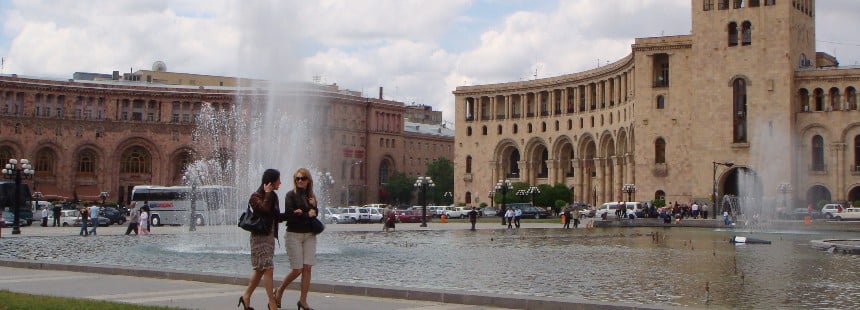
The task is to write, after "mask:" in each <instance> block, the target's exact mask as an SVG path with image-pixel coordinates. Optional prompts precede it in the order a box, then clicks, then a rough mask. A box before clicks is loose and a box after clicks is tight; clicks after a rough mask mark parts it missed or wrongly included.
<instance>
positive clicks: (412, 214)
mask: <svg viewBox="0 0 860 310" xmlns="http://www.w3.org/2000/svg"><path fill="white" fill-rule="evenodd" d="M394 216H396V218H397V221H398V222H401V223H419V222H421V212H420V211H415V210H394Z"/></svg>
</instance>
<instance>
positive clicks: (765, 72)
mask: <svg viewBox="0 0 860 310" xmlns="http://www.w3.org/2000/svg"><path fill="white" fill-rule="evenodd" d="M691 14H692V32H691V34H689V35H679V36H663V37H650V38H637V39H635V42H634V44H633V45H632V47H631V53H630V54H629V55H627V56H626V57H624V58H622V59H620V60H618V61H615V62H614V63H609V64H607V65H605V66H601V67H598V68H595V69H591V70H587V71H583V72H577V73H571V74H565V75H561V76H555V77H549V78H542V79H535V80H531V81H519V82H509V83H499V84H488V85H474V86H461V87H457V89H456V90H455V91H454V100H455V107H456V113H455V115H456V121H457V124H458V125H457V130H456V134H455V155H454V157H455V160H454V164H455V188H457V191H456V193H455V195H456V197H455V198H456V200H458V201H464V200H470V199H467V197H468V198H472V197H481V199H480V200H483V201H486V200H487V199H488V198H487V196H488V194H489V192H490V191H491V190H492V189H493V187H494V185H495V184H496V183H497V182H498V181H499V180H502V179H509V180H511V181H513V182H526V183H529V184H532V185H537V184H556V183H562V184H565V185H566V186H567V187H568V188H570V189H571V190H572V193H573V197H571V198H572V200H575V201H583V202H587V203H590V204H592V205H597V204H600V203H602V202H606V201H622V200H626V199H627V194H626V193H624V192H623V190H622V188H623V186H624V184H635V188H636V191H635V193H633V195H632V196H633V197H635V198H634V199H636V200H639V201H643V200H651V199H654V198H665V199H666V200H667V201H677V202H679V203H689V202H690V201H692V200H707V199H709V198H710V197H711V195H712V191H714V189H716V192H717V196H718V197H720V196H722V195H725V194H730V195H738V196H756V197H759V198H764V199H771V200H773V201H778V200H780V199H782V200H783V201H785V204H792V205H795V206H805V204H806V203H808V202H811V203H817V202H819V201H821V200H827V201H846V200H851V201H854V200H860V111H858V102H857V100H858V98H857V88H858V87H860V68H856V67H840V66H839V64H838V61H837V60H836V59H835V58H834V57H833V56H831V55H828V54H825V53H819V52H816V51H815V1H814V0H803V1H798V0H794V1H791V0H765V1H749V0H745V1H742V0H731V1H729V0H694V1H692V10H691ZM559 56H560V57H561V56H563V55H559ZM725 163H731V165H728V164H725ZM789 199H790V200H789ZM474 202H476V201H474V200H473V199H472V201H466V203H474Z"/></svg>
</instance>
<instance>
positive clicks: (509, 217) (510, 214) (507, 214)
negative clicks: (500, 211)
mask: <svg viewBox="0 0 860 310" xmlns="http://www.w3.org/2000/svg"><path fill="white" fill-rule="evenodd" d="M505 219H507V220H508V228H513V226H514V209H508V211H505Z"/></svg>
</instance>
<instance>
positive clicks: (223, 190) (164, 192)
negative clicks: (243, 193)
mask: <svg viewBox="0 0 860 310" xmlns="http://www.w3.org/2000/svg"><path fill="white" fill-rule="evenodd" d="M195 193H196V195H195V196H194V197H196V199H194V215H193V218H194V220H195V225H200V226H202V225H210V224H225V223H229V222H230V221H229V220H228V218H230V217H236V216H235V215H236V214H235V213H236V210H235V206H233V207H230V206H231V204H232V202H234V199H233V197H235V189H234V188H232V187H228V186H216V185H205V186H197V187H196V188H195ZM191 197H192V195H191V186H156V185H138V186H135V187H134V188H133V189H132V190H131V202H133V203H134V204H135V206H136V207H140V206H144V205H146V206H148V207H149V210H150V215H149V219H150V221H151V223H152V225H154V226H161V225H188V224H190V219H191V216H192V215H191ZM228 210H229V211H228ZM227 213H229V215H228V214H227ZM233 221H234V222H235V221H236V220H235V219H233Z"/></svg>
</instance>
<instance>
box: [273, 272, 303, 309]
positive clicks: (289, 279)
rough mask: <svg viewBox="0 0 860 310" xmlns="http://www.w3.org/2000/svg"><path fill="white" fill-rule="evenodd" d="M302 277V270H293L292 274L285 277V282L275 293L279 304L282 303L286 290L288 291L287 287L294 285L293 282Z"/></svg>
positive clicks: (282, 282)
mask: <svg viewBox="0 0 860 310" xmlns="http://www.w3.org/2000/svg"><path fill="white" fill-rule="evenodd" d="M300 275H302V269H293V270H291V271H290V273H288V274H287V275H286V276H284V281H281V285H279V286H278V290H277V291H275V300H276V301H277V302H278V303H280V302H281V298H282V297H284V290H286V289H287V285H290V283H293V280H295V279H296V278H298V277H299V276H300ZM302 282H304V280H302Z"/></svg>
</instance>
